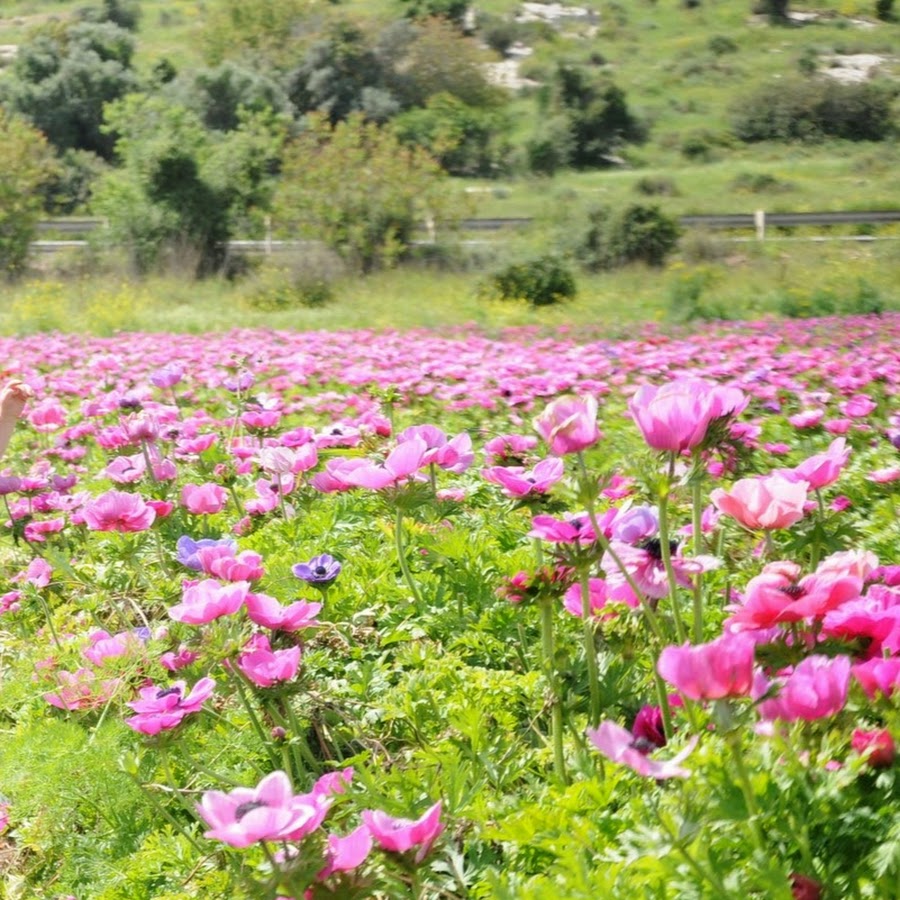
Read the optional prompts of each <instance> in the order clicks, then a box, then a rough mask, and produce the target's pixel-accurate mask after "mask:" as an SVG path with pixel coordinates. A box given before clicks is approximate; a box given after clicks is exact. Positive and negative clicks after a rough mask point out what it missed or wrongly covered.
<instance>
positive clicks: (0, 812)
mask: <svg viewBox="0 0 900 900" xmlns="http://www.w3.org/2000/svg"><path fill="white" fill-rule="evenodd" d="M7 828H9V804H8V803H0V834H3V832H4V831H6V829H7Z"/></svg>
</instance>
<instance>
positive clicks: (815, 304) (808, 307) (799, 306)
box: [776, 288, 838, 319]
mask: <svg viewBox="0 0 900 900" xmlns="http://www.w3.org/2000/svg"><path fill="white" fill-rule="evenodd" d="M837 308H838V303H837V298H836V297H835V295H834V293H833V292H832V291H830V290H827V289H826V288H815V289H814V290H812V291H804V290H801V289H800V288H790V289H789V290H786V291H782V292H781V294H780V295H779V296H778V299H777V301H776V309H777V310H778V312H779V313H781V315H783V316H787V318H789V319H814V318H818V317H820V316H833V315H834V314H835V313H836V312H837Z"/></svg>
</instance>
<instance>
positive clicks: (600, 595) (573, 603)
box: [563, 578, 616, 619]
mask: <svg viewBox="0 0 900 900" xmlns="http://www.w3.org/2000/svg"><path fill="white" fill-rule="evenodd" d="M582 597H583V592H582V590H581V585H580V584H573V585H571V587H569V589H568V590H567V591H566V593H565V594H564V595H563V606H564V607H565V608H566V609H567V610H568V611H569V612H570V613H572V615H573V616H578V617H579V618H582V617H583V616H584V605H583V602H582ZM608 600H609V594H608V591H607V589H606V582H605V581H604V580H603V579H602V578H589V579H588V608H589V609H590V612H591V616H592V617H593V618H596V619H600V618H604V619H611V618H614V617H615V615H616V614H615V611H612V612H610V611H609V610H608V609H607V610H606V611H605V613H604V612H603V610H604V608H605V607H606V603H607V601H608Z"/></svg>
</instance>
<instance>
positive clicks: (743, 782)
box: [725, 729, 766, 853]
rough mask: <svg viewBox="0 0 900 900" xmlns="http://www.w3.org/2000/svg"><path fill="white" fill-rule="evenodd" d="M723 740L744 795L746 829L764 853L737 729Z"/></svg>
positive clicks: (754, 801)
mask: <svg viewBox="0 0 900 900" xmlns="http://www.w3.org/2000/svg"><path fill="white" fill-rule="evenodd" d="M725 740H726V741H727V742H728V746H729V748H730V749H731V755H732V758H733V759H734V768H735V771H736V772H737V776H738V782H739V783H740V786H741V793H743V795H744V803H745V805H746V807H747V816H748V818H747V827H748V829H749V831H750V837H751V838H752V840H753V844H754V846H755V847H756V849H757V850H759V851H760V852H761V853H765V852H766V850H765V842H764V841H763V836H762V832H761V831H760V830H759V822H758V821H757V818H758V816H759V806H758V805H757V803H756V795H755V794H754V793H753V784H752V783H751V781H750V774H749V773H748V772H747V766H746V765H745V763H744V754H743V752H742V751H741V738H740V733H739V732H738V730H737V729H733V730H732V731H730V732H728V733H727V734H726V735H725Z"/></svg>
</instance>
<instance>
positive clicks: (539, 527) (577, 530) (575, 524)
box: [528, 509, 618, 547]
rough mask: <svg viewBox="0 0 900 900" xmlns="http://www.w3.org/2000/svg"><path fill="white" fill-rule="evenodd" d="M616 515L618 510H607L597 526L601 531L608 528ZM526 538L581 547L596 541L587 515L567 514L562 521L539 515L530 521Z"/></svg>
mask: <svg viewBox="0 0 900 900" xmlns="http://www.w3.org/2000/svg"><path fill="white" fill-rule="evenodd" d="M617 514H618V510H616V509H611V510H608V511H607V512H606V513H604V514H603V516H601V517H600V520H599V521H598V522H597V524H598V525H599V526H600V528H601V529H605V528H608V527H609V525H610V524H611V523H612V520H613V519H614V518H615V517H616V515H617ZM528 537H536V538H540V539H541V540H542V541H547V542H548V543H550V544H575V543H578V544H580V545H581V546H582V547H584V546H587V545H588V544H593V543H594V542H595V541H596V540H597V535H596V534H594V527H593V525H591V520H590V517H589V516H588V515H587V513H579V514H577V515H576V514H574V513H567V514H566V516H565V518H564V519H554V518H553V516H546V515H539V516H535V517H534V518H533V519H532V520H531V531H529V532H528Z"/></svg>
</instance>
